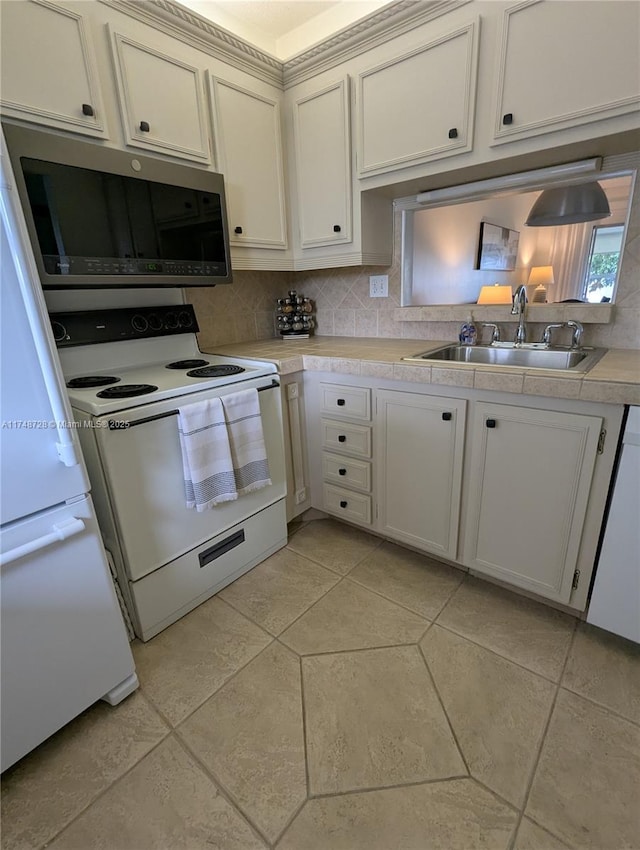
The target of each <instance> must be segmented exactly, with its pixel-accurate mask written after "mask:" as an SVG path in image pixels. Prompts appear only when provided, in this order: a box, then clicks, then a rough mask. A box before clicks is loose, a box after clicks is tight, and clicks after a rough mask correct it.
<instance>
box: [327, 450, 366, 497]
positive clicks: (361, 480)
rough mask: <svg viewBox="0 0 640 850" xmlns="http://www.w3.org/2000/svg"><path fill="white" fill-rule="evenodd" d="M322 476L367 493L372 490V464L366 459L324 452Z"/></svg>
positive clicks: (335, 482)
mask: <svg viewBox="0 0 640 850" xmlns="http://www.w3.org/2000/svg"><path fill="white" fill-rule="evenodd" d="M322 477H323V478H324V480H325V481H328V482H330V483H332V484H339V485H340V486H341V487H353V488H354V489H355V490H362V491H363V492H365V493H368V492H370V490H371V464H370V463H368V462H367V461H366V460H355V459H354V458H347V457H340V456H339V455H332V454H329V452H323V453H322Z"/></svg>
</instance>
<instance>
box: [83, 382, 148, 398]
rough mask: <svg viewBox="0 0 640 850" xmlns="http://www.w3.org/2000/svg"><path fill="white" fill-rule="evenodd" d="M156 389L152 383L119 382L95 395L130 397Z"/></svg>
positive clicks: (102, 396) (99, 396) (100, 396)
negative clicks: (115, 385) (117, 384)
mask: <svg viewBox="0 0 640 850" xmlns="http://www.w3.org/2000/svg"><path fill="white" fill-rule="evenodd" d="M157 389H158V388H157V387H155V386H154V385H153V384H120V385H119V386H117V387H107V389H106V390H101V391H100V392H99V393H96V395H97V396H98V398H131V397H132V396H136V395H147V393H154V392H155V391H156V390H157Z"/></svg>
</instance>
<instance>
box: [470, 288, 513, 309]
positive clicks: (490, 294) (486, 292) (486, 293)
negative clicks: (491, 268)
mask: <svg viewBox="0 0 640 850" xmlns="http://www.w3.org/2000/svg"><path fill="white" fill-rule="evenodd" d="M512 301H513V295H512V294H511V287H510V286H503V285H502V284H500V283H494V284H493V286H483V287H482V289H481V290H480V295H479V296H478V301H477V303H478V304H511V302H512Z"/></svg>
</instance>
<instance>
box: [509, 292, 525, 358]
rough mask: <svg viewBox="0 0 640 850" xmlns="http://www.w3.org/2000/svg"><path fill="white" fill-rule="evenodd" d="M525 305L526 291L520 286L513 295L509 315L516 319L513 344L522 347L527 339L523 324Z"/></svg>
mask: <svg viewBox="0 0 640 850" xmlns="http://www.w3.org/2000/svg"><path fill="white" fill-rule="evenodd" d="M526 304H527V290H526V289H525V287H524V286H523V285H520V286H519V287H518V288H517V289H516V291H515V292H514V294H513V304H512V306H511V315H512V316H517V317H518V329H517V330H516V335H515V343H516V345H522V343H523V342H526V339H527V326H526V325H525V323H524V311H525V307H526Z"/></svg>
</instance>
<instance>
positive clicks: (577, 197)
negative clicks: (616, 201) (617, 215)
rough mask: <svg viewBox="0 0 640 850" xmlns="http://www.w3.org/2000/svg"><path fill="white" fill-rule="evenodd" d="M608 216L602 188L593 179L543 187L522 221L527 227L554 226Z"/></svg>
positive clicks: (596, 219)
mask: <svg viewBox="0 0 640 850" xmlns="http://www.w3.org/2000/svg"><path fill="white" fill-rule="evenodd" d="M610 215H611V209H610V208H609V201H608V200H607V196H606V195H605V193H604V189H603V188H602V186H601V185H600V184H599V183H597V182H595V181H594V182H593V183H581V184H579V185H577V186H558V187H555V188H553V189H544V190H543V191H542V192H541V193H540V195H539V197H538V198H537V200H536V202H535V204H534V205H533V206H532V207H531V212H530V213H529V217H528V218H527V220H526V221H525V224H526V225H528V226H529V227H555V226H558V225H562V224H580V223H582V222H585V221H598V219H601V218H606V217H607V216H610Z"/></svg>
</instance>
